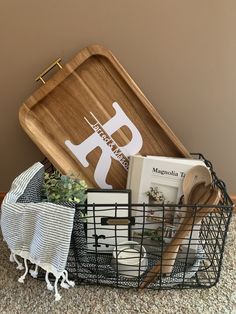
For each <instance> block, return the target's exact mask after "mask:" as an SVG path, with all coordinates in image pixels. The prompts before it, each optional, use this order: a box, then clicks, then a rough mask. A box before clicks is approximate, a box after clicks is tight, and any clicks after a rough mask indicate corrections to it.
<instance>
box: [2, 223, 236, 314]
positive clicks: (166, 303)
mask: <svg viewBox="0 0 236 314" xmlns="http://www.w3.org/2000/svg"><path fill="white" fill-rule="evenodd" d="M20 273H21V272H20V271H19V270H16V268H15V265H14V264H12V263H10V262H9V251H8V249H7V247H6V244H5V243H4V242H3V241H2V238H1V241H0V313H1V314H5V313H7V314H16V313H17V314H18V313H19V314H28V313H30V314H33V313H42V314H46V313H52V314H53V313H63V314H64V313H68V314H73V313H76V314H79V313H91V314H96V313H100V314H103V313H106V314H108V313H114V314H115V313H122V314H126V313H130V314H132V313H141V314H145V313H150V314H154V313H172V314H173V313H174V314H176V313H181V314H185V313H187V314H188V313H189V314H190V313H194V314H195V313H201V314H202V313H204V314H207V313H221V314H226V313H227V314H228V313H230V314H231V313H232V314H236V217H234V218H233V221H232V222H231V226H230V231H229V235H228V238H227V245H226V248H225V255H224V261H223V268H222V273H221V279H220V282H219V283H218V285H217V286H216V287H213V288H210V289H207V290H182V291H181V290H169V291H160V292H157V291H145V292H143V293H140V292H138V291H136V290H134V289H130V290H126V289H116V288H109V287H101V286H100V287H97V286H79V287H75V288H72V289H70V290H64V289H60V293H61V295H62V299H61V301H59V302H55V301H54V297H53V294H52V293H51V292H50V291H48V290H46V284H45V282H42V281H38V280H36V279H33V278H31V277H30V276H27V279H26V280H25V284H20V283H18V282H17V279H18V278H19V276H20Z"/></svg>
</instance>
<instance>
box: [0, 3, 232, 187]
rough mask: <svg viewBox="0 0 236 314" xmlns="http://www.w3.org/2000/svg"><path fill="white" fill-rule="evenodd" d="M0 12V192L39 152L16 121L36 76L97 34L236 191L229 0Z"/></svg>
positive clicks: (31, 6) (28, 6)
mask: <svg viewBox="0 0 236 314" xmlns="http://www.w3.org/2000/svg"><path fill="white" fill-rule="evenodd" d="M0 15H1V17H0V38H1V46H0V63H1V66H0V107H1V115H0V147H1V163H0V191H6V190H7V189H8V188H9V185H10V183H11V181H12V179H13V178H14V177H15V176H16V174H18V173H19V172H21V171H22V170H24V169H25V168H26V167H27V166H29V165H31V164H32V163H33V162H34V161H36V160H41V159H42V155H41V153H40V152H39V150H38V149H37V148H36V147H35V145H34V144H33V143H32V142H31V141H30V140H29V139H28V137H27V135H26V134H25V133H24V132H23V131H22V130H21V128H20V126H19V122H18V109H19V106H20V105H21V103H22V102H23V101H24V100H25V99H26V98H27V97H28V96H29V95H30V94H31V93H32V92H33V91H34V90H35V89H37V87H38V84H37V83H34V78H35V76H36V75H37V74H38V73H39V72H40V71H41V70H42V69H43V68H44V67H46V66H47V65H48V64H49V63H50V62H51V61H53V60H54V59H55V58H57V57H62V58H63V61H64V62H67V61H69V60H70V59H71V58H72V57H73V55H74V54H76V53H77V52H78V51H79V50H80V49H82V48H83V47H85V46H87V45H88V44H91V43H101V44H103V45H104V46H106V47H107V48H109V49H111V50H112V51H113V53H114V54H115V55H116V57H117V58H118V59H119V61H120V62H121V63H122V64H123V66H124V67H125V68H126V69H127V71H128V73H129V74H130V75H131V76H132V77H133V79H134V80H135V81H136V82H137V84H138V85H139V86H140V88H141V89H142V90H143V92H144V93H145V95H146V96H147V97H148V98H149V100H150V101H151V102H152V103H153V104H154V105H155V106H156V107H157V108H158V110H159V112H160V114H161V115H162V116H163V118H164V119H165V120H166V122H167V123H168V124H169V126H170V127H171V128H172V129H173V131H174V132H175V133H176V134H177V136H178V137H179V138H180V139H181V141H182V142H183V143H184V144H185V146H186V147H187V148H188V149H189V150H190V151H192V152H195V151H196V152H202V153H204V154H205V155H206V156H207V157H208V158H209V159H210V160H211V161H212V162H213V164H214V166H215V169H216V171H217V174H218V175H219V176H220V177H221V178H223V179H224V180H225V181H226V183H227V185H228V187H229V192H230V193H236V170H235V155H236V145H235V142H234V140H235V137H234V134H235V125H234V123H235V116H236V106H235V103H236V88H235V84H236V1H234V0H232V1H230V0H224V1H222V0H162V1H159V0H142V1H141V0H116V1H112V0H106V1H105V0H93V1H92V0H83V1H82V0H47V1H46V0H44V1H36V0H35V1H34V0H20V1H18V0H14V1H13V0H0Z"/></svg>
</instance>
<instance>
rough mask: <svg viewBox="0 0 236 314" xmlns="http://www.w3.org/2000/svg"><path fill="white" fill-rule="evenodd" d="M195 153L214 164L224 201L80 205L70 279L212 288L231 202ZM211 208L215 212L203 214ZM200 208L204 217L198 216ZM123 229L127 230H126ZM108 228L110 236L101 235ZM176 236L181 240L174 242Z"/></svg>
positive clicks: (135, 285) (153, 286) (137, 285)
mask: <svg viewBox="0 0 236 314" xmlns="http://www.w3.org/2000/svg"><path fill="white" fill-rule="evenodd" d="M192 155H193V156H194V157H195V158H199V159H202V160H204V162H205V164H206V165H207V167H208V168H209V169H210V171H211V174H212V178H213V185H214V186H217V187H218V188H219V189H220V191H221V195H222V196H221V201H220V203H219V204H218V205H217V206H215V205H212V206H210V205H208V206H206V205H204V206H203V205H191V204H190V205H191V206H190V205H181V204H171V205H170V204H168V205H164V204H161V205H160V204H145V203H143V204H117V203H115V204H114V203H113V204H106V203H104V204H81V205H80V204H79V205H76V212H75V218H74V227H73V231H72V238H71V246H70V251H69V256H68V261H67V270H68V272H69V274H70V277H71V278H73V279H74V280H75V281H76V282H77V283H78V284H82V283H85V284H97V285H109V286H113V287H120V288H130V287H132V288H140V287H142V286H147V288H149V289H179V288H209V287H212V286H214V285H215V284H216V283H217V282H218V280H219V278H220V271H221V265H222V259H223V251H224V246H225V240H226V235H227V231H228V226H229V223H230V219H231V215H232V208H233V203H232V201H231V199H230V197H229V196H228V194H227V191H226V187H225V184H224V182H223V181H222V180H219V179H218V178H217V176H216V173H215V172H214V170H213V167H212V164H211V163H210V162H209V161H208V160H206V159H205V158H204V157H203V155H201V154H192ZM48 169H49V171H50V170H52V169H53V168H50V166H49V168H48ZM209 207H210V208H211V212H210V213H208V214H207V215H204V211H207V209H208V208H209ZM127 208H129V209H130V210H129V215H128V216H127V215H126V216H125V215H124V217H123V218H122V217H121V216H122V215H120V213H121V212H122V210H124V211H126V213H127ZM176 208H177V209H178V213H179V216H180V217H179V220H177V221H175V224H171V223H170V221H169V220H168V217H171V216H172V215H173V213H174V212H175V213H176ZM201 208H202V211H201V214H202V217H203V218H202V219H201V220H199V219H198V214H197V213H198V210H199V209H201ZM104 209H105V210H106V215H105V216H106V217H104V215H103V214H104ZM190 210H191V214H192V215H193V222H192V223H191V225H190V226H186V228H187V229H188V232H187V235H186V237H185V238H184V240H183V241H180V240H182V238H181V239H180V238H179V239H178V229H179V228H180V226H181V224H182V222H183V220H182V217H183V216H186V215H187V214H189V211H190ZM150 213H151V214H150ZM107 217H108V218H107ZM104 218H105V219H104ZM122 230H128V233H127V234H126V235H123V234H124V233H122V232H121V231H122ZM104 231H109V232H110V236H107V237H104V236H103V237H102V236H100V234H101V233H104ZM173 237H175V239H177V243H179V242H182V243H181V245H176V244H175V245H172V246H170V244H171V243H172V242H171V241H172V239H173ZM98 239H99V241H98ZM178 240H179V241H178ZM103 247H104V248H105V247H109V250H107V249H104V250H103V249H102V248H103ZM150 274H151V277H152V279H151V280H150Z"/></svg>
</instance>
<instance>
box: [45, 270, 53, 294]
mask: <svg viewBox="0 0 236 314" xmlns="http://www.w3.org/2000/svg"><path fill="white" fill-rule="evenodd" d="M48 275H49V272H48V271H47V272H46V274H45V281H46V283H47V289H48V290H50V291H52V290H53V285H52V284H51V282H50V281H49V279H48Z"/></svg>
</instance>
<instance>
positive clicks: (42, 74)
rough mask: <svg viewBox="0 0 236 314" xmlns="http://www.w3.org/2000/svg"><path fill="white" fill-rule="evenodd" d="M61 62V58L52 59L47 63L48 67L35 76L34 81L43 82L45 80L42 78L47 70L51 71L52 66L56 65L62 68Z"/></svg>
mask: <svg viewBox="0 0 236 314" xmlns="http://www.w3.org/2000/svg"><path fill="white" fill-rule="evenodd" d="M60 62H61V58H58V59H57V60H56V61H54V62H53V63H52V64H50V65H49V67H47V69H45V70H44V71H43V72H42V73H41V74H39V76H37V77H36V79H35V81H36V82H37V81H39V80H40V81H41V82H43V84H45V83H46V82H45V81H44V79H43V76H44V75H46V74H47V73H48V72H49V71H51V69H52V68H54V67H55V66H56V65H57V66H58V67H59V68H60V69H62V66H61V65H60Z"/></svg>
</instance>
